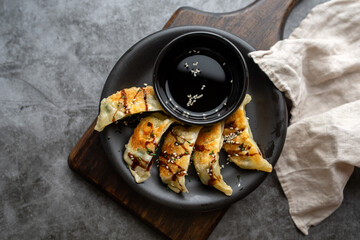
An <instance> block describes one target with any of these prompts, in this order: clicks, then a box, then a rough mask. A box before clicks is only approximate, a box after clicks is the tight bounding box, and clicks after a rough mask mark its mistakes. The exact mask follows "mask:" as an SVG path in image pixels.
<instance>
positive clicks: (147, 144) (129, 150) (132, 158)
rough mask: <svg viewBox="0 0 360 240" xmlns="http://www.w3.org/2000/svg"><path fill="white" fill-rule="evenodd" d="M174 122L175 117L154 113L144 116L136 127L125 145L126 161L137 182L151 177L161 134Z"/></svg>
mask: <svg viewBox="0 0 360 240" xmlns="http://www.w3.org/2000/svg"><path fill="white" fill-rule="evenodd" d="M173 122H174V120H173V119H170V118H168V117H167V116H165V115H163V114H160V113H153V114H151V115H150V116H147V117H145V118H143V119H142V120H141V121H140V123H139V124H138V125H137V127H136V128H135V130H134V133H133V135H132V136H131V137H130V140H129V143H128V144H126V145H125V152H124V161H125V162H126V163H127V164H128V166H129V169H130V172H131V174H132V175H133V176H134V178H135V181H136V182H137V183H141V182H144V181H146V180H147V179H148V178H149V177H150V168H151V166H152V163H153V159H154V156H155V152H156V149H157V146H158V144H159V142H160V139H161V136H162V135H163V134H164V133H165V131H166V130H167V129H168V128H169V126H170V125H171V124H172V123H173Z"/></svg>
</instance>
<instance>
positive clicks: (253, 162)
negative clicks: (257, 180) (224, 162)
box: [223, 94, 272, 172]
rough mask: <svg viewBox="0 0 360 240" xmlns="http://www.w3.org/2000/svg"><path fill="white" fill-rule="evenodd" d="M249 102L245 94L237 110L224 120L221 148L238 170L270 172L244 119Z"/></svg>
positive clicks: (249, 97) (270, 169)
mask: <svg viewBox="0 0 360 240" xmlns="http://www.w3.org/2000/svg"><path fill="white" fill-rule="evenodd" d="M250 101H251V96H250V95H248V94H246V96H245V99H244V101H243V102H242V104H241V105H240V107H239V109H238V110H236V112H235V113H233V114H232V115H231V116H230V117H229V118H228V119H226V121H225V129H224V133H223V135H224V145H223V148H224V149H225V151H226V152H227V153H228V156H229V160H230V161H231V162H234V163H235V164H236V165H238V166H239V167H240V168H244V169H256V170H260V171H265V172H271V171H272V166H271V164H270V163H269V162H268V161H267V160H266V159H264V158H263V157H262V154H261V151H260V149H259V147H258V146H257V144H256V142H255V141H254V139H253V136H252V133H251V130H250V126H249V122H248V119H247V117H246V113H245V105H246V104H248V103H249V102H250Z"/></svg>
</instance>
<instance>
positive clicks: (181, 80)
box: [164, 50, 232, 118]
mask: <svg viewBox="0 0 360 240" xmlns="http://www.w3.org/2000/svg"><path fill="white" fill-rule="evenodd" d="M194 51H196V50H194ZM194 51H191V53H187V54H185V55H184V56H181V57H180V58H177V59H175V60H174V61H169V62H168V63H167V64H166V65H165V66H164V67H165V69H166V73H165V91H166V93H167V95H168V96H169V98H171V101H173V104H174V107H175V108H176V106H177V108H179V110H180V111H183V112H184V111H185V112H189V113H190V114H191V115H199V114H201V115H202V114H205V115H204V117H205V118H206V115H207V114H209V113H210V112H214V111H218V110H219V109H221V108H222V107H223V106H224V104H226V102H227V98H228V96H229V95H230V92H231V87H232V81H231V80H232V76H231V73H230V71H229V70H228V69H227V67H226V63H225V62H223V63H221V62H219V61H217V60H215V59H214V58H213V57H212V56H211V54H206V53H202V51H196V53H195V54H193V52H194ZM197 52H199V53H197ZM190 95H191V96H190Z"/></svg>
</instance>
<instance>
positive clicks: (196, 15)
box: [164, 0, 299, 50]
mask: <svg viewBox="0 0 360 240" xmlns="http://www.w3.org/2000/svg"><path fill="white" fill-rule="evenodd" d="M298 1H299V0H259V1H256V2H254V3H253V4H251V5H250V6H248V7H245V8H243V9H240V10H238V11H235V12H230V13H224V14H221V13H207V12H201V11H198V10H196V9H193V8H188V7H184V8H179V9H178V10H177V11H176V12H175V13H174V15H173V16H172V17H171V18H170V20H169V21H168V22H167V23H166V24H165V27H164V28H169V27H176V26H185V25H202V26H209V27H214V28H218V29H222V30H225V31H227V32H230V33H232V34H234V35H236V36H239V37H241V38H242V39H244V40H245V41H246V42H248V43H249V44H250V45H252V46H253V47H254V48H255V49H257V50H263V49H269V48H270V47H271V46H272V45H273V44H274V43H276V42H277V41H278V40H280V39H281V38H282V34H283V28H284V24H285V21H286V19H287V16H288V15H289V13H290V12H291V10H292V9H293V8H294V6H295V5H296V3H297V2H298Z"/></svg>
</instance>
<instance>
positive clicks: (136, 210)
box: [68, 0, 298, 239]
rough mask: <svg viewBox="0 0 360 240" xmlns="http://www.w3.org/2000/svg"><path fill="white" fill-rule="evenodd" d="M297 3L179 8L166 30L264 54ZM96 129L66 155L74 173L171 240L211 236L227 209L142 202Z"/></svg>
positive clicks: (269, 0)
mask: <svg viewBox="0 0 360 240" xmlns="http://www.w3.org/2000/svg"><path fill="white" fill-rule="evenodd" d="M297 2H298V0H261V1H257V2H255V3H254V4H251V5H250V6H248V7H246V8H244V9H241V10H239V11H235V12H231V13H226V14H218V13H206V12H201V11H198V10H195V9H192V8H180V9H178V10H177V11H176V12H175V13H174V14H173V16H172V17H171V18H170V20H169V21H168V22H167V23H166V25H165V27H164V28H169V27H175V26H183V25H203V26H210V27H215V28H218V29H222V30H225V31H228V32H230V33H232V34H234V35H237V36H239V37H241V38H242V39H244V40H245V41H247V42H248V43H250V44H251V45H252V46H253V47H255V48H256V49H268V48H269V47H270V46H271V45H273V44H274V43H275V42H276V41H278V40H279V39H281V36H282V29H283V26H284V22H285V20H286V17H287V16H288V14H289V13H290V11H291V9H292V8H293V7H294V6H295V4H296V3H297ZM94 126H95V121H94V122H93V123H92V124H91V125H90V127H89V128H88V130H87V131H86V132H85V133H84V135H83V136H82V137H81V139H80V140H79V142H78V143H77V144H76V146H75V147H74V149H73V150H72V151H71V153H70V155H69V158H68V164H69V167H70V168H71V169H72V170H73V171H75V172H76V173H78V174H79V175H80V176H82V177H83V178H85V179H86V180H88V181H90V182H91V183H94V184H95V185H96V186H98V187H100V188H101V189H102V190H104V191H105V192H106V193H107V194H108V195H109V196H110V197H112V198H113V199H114V200H115V201H117V202H118V203H120V204H121V205H122V206H124V207H125V208H127V209H128V210H129V211H131V212H132V213H133V214H134V215H135V216H136V217H138V218H140V219H141V220H143V221H144V222H145V223H147V224H149V225H150V226H152V227H154V228H155V229H157V230H159V231H160V232H162V233H163V234H164V235H165V236H167V237H169V238H171V239H206V238H207V237H208V236H209V235H210V233H211V232H212V230H213V229H214V228H215V226H216V225H217V223H218V222H219V221H220V219H221V218H222V216H223V215H224V213H225V212H226V210H227V208H226V209H220V210H216V211H212V212H206V213H183V212H178V211H174V210H171V209H168V208H166V207H164V206H160V205H158V204H157V203H154V202H150V201H148V200H146V199H145V198H143V197H142V196H140V195H139V194H137V193H135V192H134V191H132V190H131V189H130V188H129V187H128V186H127V184H126V183H125V182H124V181H123V180H122V179H121V178H120V177H119V176H118V175H117V173H116V172H115V171H114V169H113V168H112V166H111V165H110V164H109V162H108V161H107V158H106V156H105V152H104V150H103V148H102V146H101V143H100V137H99V133H98V132H96V131H95V130H94Z"/></svg>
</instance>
